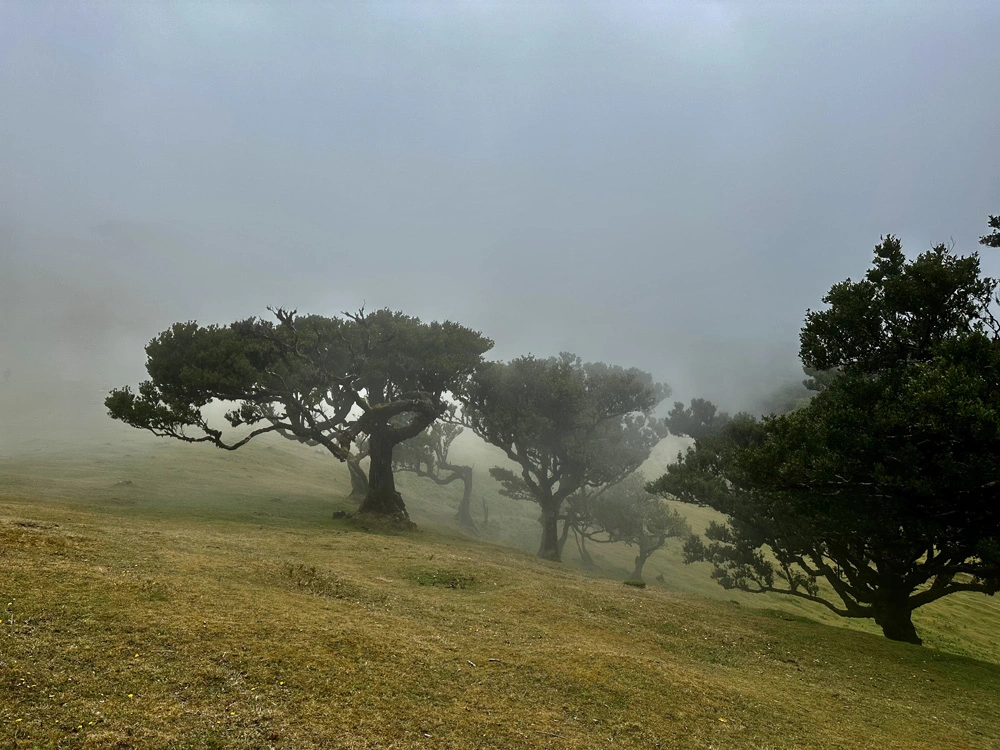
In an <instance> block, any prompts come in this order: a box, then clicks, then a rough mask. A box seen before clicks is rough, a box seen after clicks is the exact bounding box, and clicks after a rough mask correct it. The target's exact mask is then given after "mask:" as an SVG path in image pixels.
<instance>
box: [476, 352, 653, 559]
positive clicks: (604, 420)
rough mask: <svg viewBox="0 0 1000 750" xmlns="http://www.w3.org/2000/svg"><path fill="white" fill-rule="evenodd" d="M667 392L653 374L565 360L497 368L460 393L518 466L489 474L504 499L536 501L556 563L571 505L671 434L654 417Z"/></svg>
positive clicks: (546, 550)
mask: <svg viewBox="0 0 1000 750" xmlns="http://www.w3.org/2000/svg"><path fill="white" fill-rule="evenodd" d="M667 395H669V388H668V387H667V386H665V385H662V384H658V383H654V382H653V379H652V377H651V376H650V375H649V374H648V373H645V372H642V371H640V370H636V369H628V370H626V369H623V368H621V367H616V366H611V365H606V364H604V363H602V362H594V363H587V364H584V363H582V362H581V360H580V359H579V358H578V357H576V356H574V355H572V354H562V355H560V356H559V357H553V358H550V359H537V358H535V357H532V356H527V357H520V358H518V359H514V360H512V361H511V362H509V363H507V364H503V363H499V362H497V363H490V364H488V365H486V366H484V367H483V368H481V369H480V370H479V371H478V372H477V373H476V375H475V376H474V377H473V378H472V379H471V380H470V381H469V383H468V386H467V388H466V389H465V390H464V391H462V392H461V393H460V394H459V397H460V399H461V400H462V402H463V405H464V418H465V419H466V421H467V423H468V424H469V425H470V426H471V428H472V430H473V431H474V432H475V433H476V434H477V435H479V436H480V437H481V438H483V440H485V441H486V442H487V443H490V444H491V445H495V446H497V447H498V448H500V449H501V450H503V451H504V453H506V454H507V457H508V458H509V459H510V460H511V461H513V462H514V463H515V464H516V465H517V467H518V469H519V471H518V472H517V473H515V472H514V471H512V470H510V469H507V468H503V467H494V468H492V469H490V474H491V475H492V476H493V477H494V478H495V479H496V480H498V481H499V482H500V484H501V486H502V492H503V493H505V494H507V495H508V496H511V497H516V498H522V499H526V500H531V501H533V502H536V503H538V505H539V506H540V508H541V518H540V519H539V520H540V523H541V525H542V539H541V544H540V545H539V549H538V555H539V557H542V558H545V559H549V560H556V561H558V560H559V559H560V549H559V535H558V522H559V519H560V509H561V507H562V504H563V501H565V500H566V498H568V497H570V496H571V495H573V494H574V493H575V492H578V491H580V490H582V489H587V488H589V489H597V488H600V487H602V486H605V485H609V484H614V483H616V482H618V481H620V480H621V479H622V478H624V477H625V476H627V475H628V474H630V473H632V472H633V471H635V470H636V469H637V468H638V467H639V465H640V464H642V462H643V461H645V460H646V458H647V457H648V456H649V452H650V450H652V448H653V446H654V445H655V444H656V443H657V442H658V441H659V440H660V439H661V438H662V437H663V435H664V431H663V427H662V423H661V422H660V421H659V420H657V419H655V418H654V417H653V416H652V412H653V409H655V407H656V406H657V404H659V403H660V401H662V400H663V399H664V398H665V397H666V396H667Z"/></svg>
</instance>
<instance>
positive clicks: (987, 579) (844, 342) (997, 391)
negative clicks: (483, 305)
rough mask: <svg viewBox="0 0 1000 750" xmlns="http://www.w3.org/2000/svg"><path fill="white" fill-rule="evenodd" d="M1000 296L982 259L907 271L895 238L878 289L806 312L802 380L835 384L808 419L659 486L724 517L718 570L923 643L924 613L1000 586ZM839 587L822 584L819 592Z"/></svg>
mask: <svg viewBox="0 0 1000 750" xmlns="http://www.w3.org/2000/svg"><path fill="white" fill-rule="evenodd" d="M996 286H997V282H996V281H995V280H994V279H990V278H983V277H981V275H980V270H979V258H978V255H975V254H973V255H971V256H967V257H961V256H957V255H955V254H953V253H952V252H951V251H950V250H949V249H948V248H946V247H944V246H938V247H935V248H933V249H932V250H930V251H927V252H925V253H922V254H921V255H920V256H918V257H917V258H916V259H915V260H913V261H907V259H906V258H905V256H904V255H903V253H902V249H901V247H900V244H899V241H898V240H897V239H896V238H894V237H892V236H889V237H887V238H884V240H883V242H882V243H881V244H880V245H879V246H877V247H876V249H875V260H874V262H873V264H872V267H871V269H870V270H869V271H868V273H867V274H866V275H865V277H864V278H863V279H862V280H860V281H858V282H852V281H851V280H850V279H848V280H847V281H844V282H842V283H840V284H837V285H835V286H834V287H833V288H832V289H831V290H830V293H829V294H828V295H827V296H826V297H825V298H824V300H823V301H824V302H825V303H826V304H827V305H828V308H827V309H824V310H821V311H815V312H814V311H810V312H808V313H807V316H806V322H805V325H804V327H803V329H802V335H801V344H802V346H801V352H800V353H801V357H802V361H803V364H804V365H805V366H806V367H809V368H813V369H816V370H821V371H831V370H832V371H834V372H835V373H837V374H836V376H835V377H831V378H828V379H826V380H825V381H824V382H825V387H823V388H822V389H821V390H820V391H819V392H818V393H817V394H816V396H815V397H814V398H813V399H812V400H811V401H810V402H809V403H808V404H807V405H806V406H804V407H802V408H800V409H798V410H796V411H794V412H791V413H789V414H786V415H782V416H777V417H770V418H764V419H763V420H762V421H758V420H756V419H754V418H753V417H750V416H748V415H739V416H738V417H737V418H734V419H733V421H732V422H730V423H729V424H728V425H726V426H725V427H724V428H723V429H722V430H721V431H719V432H717V433H715V434H712V435H708V436H707V437H705V438H703V439H701V440H698V441H697V442H696V445H695V447H694V448H692V449H691V450H689V451H688V452H687V454H686V455H685V456H684V458H683V460H682V461H681V462H679V463H678V464H676V465H673V466H671V467H669V468H668V471H667V473H666V474H665V475H664V476H663V477H661V478H660V479H659V480H658V481H657V482H656V483H655V485H654V489H657V490H659V491H660V492H663V493H666V494H668V495H669V496H672V497H676V498H678V499H680V500H683V501H685V502H692V503H697V504H702V505H707V506H709V507H712V508H714V509H716V510H718V511H720V512H722V513H724V514H725V515H726V516H727V517H728V522H727V523H725V524H722V523H714V524H712V525H711V526H710V527H709V529H708V531H707V532H706V536H707V538H708V543H707V544H706V543H705V542H704V541H703V540H701V539H700V538H697V537H695V538H692V539H690V540H689V542H688V544H687V545H686V546H685V558H686V560H688V561H696V560H707V561H709V562H711V563H712V564H713V565H714V572H713V576H714V577H715V578H716V579H717V580H718V581H719V583H721V584H722V585H723V586H725V587H727V588H734V587H735V588H740V589H744V590H747V591H753V592H778V593H783V594H788V595H792V596H797V597H800V598H804V599H808V600H810V601H814V602H818V603H820V604H823V605H824V606H826V607H828V608H829V609H830V610H832V611H834V612H836V613H837V614H839V615H842V616H844V617H860V618H872V619H874V620H875V622H876V623H877V624H878V625H879V626H881V628H882V631H883V633H884V634H885V635H886V637H888V638H891V639H893V640H900V641H907V642H911V643H920V642H921V640H920V638H919V636H918V635H917V632H916V629H915V628H914V626H913V623H912V619H911V616H912V612H913V610H915V609H917V608H918V607H921V606H923V605H925V604H928V603H930V602H933V601H936V600H937V599H940V598H941V597H944V596H948V595H950V594H953V593H956V592H960V591H973V592H982V593H986V594H993V593H995V592H996V591H997V590H998V588H1000V502H998V500H1000V496H998V492H1000V489H998V488H1000V464H998V463H997V461H996V456H997V454H998V452H1000V339H998V330H1000V326H998V324H997V321H996V319H995V318H994V316H993V314H992V312H991V310H990V304H991V300H992V299H993V295H994V291H995V289H996ZM821 582H822V583H824V584H825V586H821V585H820V583H821Z"/></svg>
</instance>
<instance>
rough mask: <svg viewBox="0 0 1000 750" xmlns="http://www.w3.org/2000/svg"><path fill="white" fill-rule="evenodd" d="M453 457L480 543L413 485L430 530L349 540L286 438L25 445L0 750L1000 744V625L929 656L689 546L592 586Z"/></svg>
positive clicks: (416, 512)
mask: <svg viewBox="0 0 1000 750" xmlns="http://www.w3.org/2000/svg"><path fill="white" fill-rule="evenodd" d="M459 448H460V449H461V451H464V452H465V456H464V458H465V460H467V461H469V462H475V463H476V469H477V474H478V477H477V483H478V484H477V489H476V496H477V502H479V501H481V500H482V499H484V498H485V499H486V501H487V504H488V506H489V508H490V524H489V526H488V527H486V528H485V529H481V532H482V537H483V538H482V539H477V538H472V537H469V536H467V535H463V534H461V533H459V532H458V530H457V529H455V528H454V526H453V522H452V515H453V514H454V509H455V504H456V503H457V500H458V491H457V488H451V487H449V488H444V489H441V488H438V487H437V486H435V485H433V484H431V483H429V482H426V481H421V480H418V479H416V478H413V477H404V478H403V480H402V481H401V485H402V489H403V491H404V495H405V497H406V499H407V502H408V506H409V507H410V508H411V512H412V515H413V517H414V520H416V522H417V523H418V524H419V526H420V528H419V530H418V531H416V532H413V533H408V534H406V535H395V534H388V533H383V532H379V531H378V530H374V529H371V530H366V529H364V528H361V527H359V526H357V525H354V524H352V523H351V522H350V521H343V520H339V521H338V520H333V519H331V511H333V510H335V509H345V510H349V509H350V508H351V504H350V503H349V502H348V501H347V500H346V498H345V497H344V495H345V494H346V490H347V488H348V485H347V476H346V472H345V471H344V470H343V467H342V466H340V465H338V464H336V463H335V462H333V461H331V460H330V459H329V458H328V457H326V456H323V455H320V454H318V453H316V452H315V451H313V450H312V449H308V448H304V447H301V446H296V445H293V444H291V443H289V442H287V441H276V442H273V443H269V444H261V445H252V446H249V447H248V448H247V449H245V450H244V451H240V452H238V453H235V454H230V453H225V452H223V451H218V450H214V449H211V448H208V447H205V446H186V445H179V444H176V443H170V442H166V441H157V440H155V439H152V438H146V437H144V436H142V435H141V434H139V433H134V432H130V431H127V430H123V429H122V430H119V429H117V428H114V429H108V430H107V431H106V432H105V433H104V434H103V435H102V436H101V438H100V440H99V441H96V442H95V441H94V440H92V439H88V441H87V442H85V443H84V442H76V443H72V444H62V445H57V446H53V445H50V444H46V443H44V442H41V441H38V442H31V441H29V440H24V441H21V442H19V443H18V444H17V446H16V450H8V453H7V456H6V458H3V459H0V597H2V600H0V616H2V620H3V624H2V625H0V746H3V747H14V748H34V747H67V748H75V747H80V748H119V747H120V748H130V747H164V748H166V747H170V748H203V747H220V748H221V747H232V748H245V747H251V748H269V747H274V748H320V747H345V748H369V747H370V748H375V747H379V748H392V747H396V748H408V747H431V748H433V747H440V748H466V747H469V748H472V747H497V748H499V747H503V748H511V747H518V748H520V747H525V748H563V747H565V748H591V747H594V748H596V747H615V746H624V747H641V748H651V747H658V746H659V747H692V748H697V747H700V748H789V747H802V748H807V747H815V748H921V747H923V748H940V747H949V748H951V747H968V748H992V747H997V746H1000V729H998V728H997V726H996V724H995V717H996V716H997V715H1000V666H998V665H1000V645H998V642H997V636H996V628H995V624H996V623H997V621H998V619H997V615H998V613H1000V608H998V606H997V604H998V603H997V602H996V601H994V600H992V599H989V598H987V597H982V596H980V597H971V596H970V597H967V598H963V597H955V598H953V599H952V600H945V601H943V602H939V603H937V604H936V605H935V606H933V607H930V608H927V611H924V612H920V613H918V616H917V618H916V622H917V627H918V628H919V629H920V631H921V634H922V635H923V636H924V637H925V639H926V640H927V643H928V645H927V646H925V647H923V648H918V647H913V646H909V645H904V644H897V643H891V642H888V641H886V640H885V639H883V638H882V637H881V636H879V635H875V634H873V632H864V631H865V630H866V629H867V630H869V631H871V628H870V626H867V625H861V626H859V625H858V624H856V623H851V624H850V627H844V625H845V624H847V623H845V621H843V620H838V619H834V618H828V617H827V616H826V615H825V614H824V613H823V612H822V610H820V609H817V608H815V607H811V606H809V607H800V606H798V605H797V603H795V602H792V603H789V602H785V601H784V600H781V599H777V598H772V599H761V598H756V597H750V596H746V595H733V594H732V593H731V592H725V591H723V590H722V589H720V588H719V587H718V586H716V584H714V582H712V581H711V580H710V579H708V577H707V574H706V571H705V570H704V569H703V568H700V567H698V566H684V565H682V564H680V562H679V551H678V550H677V545H676V543H674V546H673V547H671V548H670V549H668V550H664V551H662V552H661V553H658V555H657V556H654V557H653V558H652V560H651V561H650V563H649V564H648V565H647V580H648V581H649V582H650V587H649V588H647V589H645V590H636V589H632V588H629V587H626V586H624V585H622V584H621V583H620V582H619V580H616V579H620V578H622V577H624V576H625V575H626V574H627V573H628V571H629V570H630V567H631V558H632V556H633V553H632V552H630V551H629V550H628V549H626V548H618V547H616V546H606V547H600V548H595V549H594V550H593V552H594V554H595V556H596V557H597V559H598V563H599V569H598V570H595V571H580V570H577V569H575V568H574V564H575V561H574V558H573V556H572V554H569V555H567V557H569V560H568V561H567V563H566V564H564V565H557V564H551V563H544V562H540V561H538V560H536V559H535V558H534V557H533V556H532V555H531V554H530V550H532V549H533V547H534V545H535V543H536V541H537V536H536V535H537V524H536V523H535V521H534V515H535V514H534V512H533V508H532V507H531V506H527V505H525V504H519V503H516V502H514V501H511V500H507V499H505V498H502V497H499V496H497V495H496V493H495V488H494V487H493V486H492V485H491V483H490V480H489V479H488V477H486V476H485V470H486V469H487V468H488V466H489V465H491V464H492V463H493V461H494V460H495V454H493V453H491V452H490V451H489V450H488V449H486V448H484V447H481V446H478V445H476V444H475V443H473V442H472V441H467V442H466V443H464V444H462V445H461V446H459ZM477 508H479V509H481V506H478V505H477ZM691 515H692V520H693V522H694V523H696V524H697V523H702V524H703V523H705V522H707V516H706V515H705V514H704V513H703V512H701V511H692V512H691ZM480 517H481V516H480V515H479V513H478V510H477V518H480ZM483 539H485V540H487V541H483ZM500 543H502V544H500ZM504 545H508V546H504ZM657 575H662V578H663V582H662V584H661V583H657V582H655V577H656V576H657ZM859 628H860V629H859ZM973 657H975V658H973Z"/></svg>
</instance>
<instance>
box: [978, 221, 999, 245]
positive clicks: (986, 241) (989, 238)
mask: <svg viewBox="0 0 1000 750" xmlns="http://www.w3.org/2000/svg"><path fill="white" fill-rule="evenodd" d="M989 226H990V229H992V230H993V231H992V232H990V233H989V234H984V235H983V236H982V237H980V238H979V243H980V244H981V245H986V247H1000V216H990V221H989Z"/></svg>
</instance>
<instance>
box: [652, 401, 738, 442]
mask: <svg viewBox="0 0 1000 750" xmlns="http://www.w3.org/2000/svg"><path fill="white" fill-rule="evenodd" d="M727 422H729V415H728V414H726V412H724V411H719V410H718V407H717V406H716V405H715V404H713V403H712V402H711V401H707V400H706V399H703V398H693V399H691V405H690V406H689V407H687V408H685V407H684V404H683V403H681V402H680V401H675V402H674V408H673V409H671V410H670V413H669V414H667V419H666V423H667V429H669V430H670V432H671V434H673V435H679V436H681V437H692V438H694V439H695V440H697V439H698V438H702V437H705V436H706V435H710V434H711V433H713V432H717V431H718V430H719V429H721V428H722V426H723V425H725V424H726V423H727Z"/></svg>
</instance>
